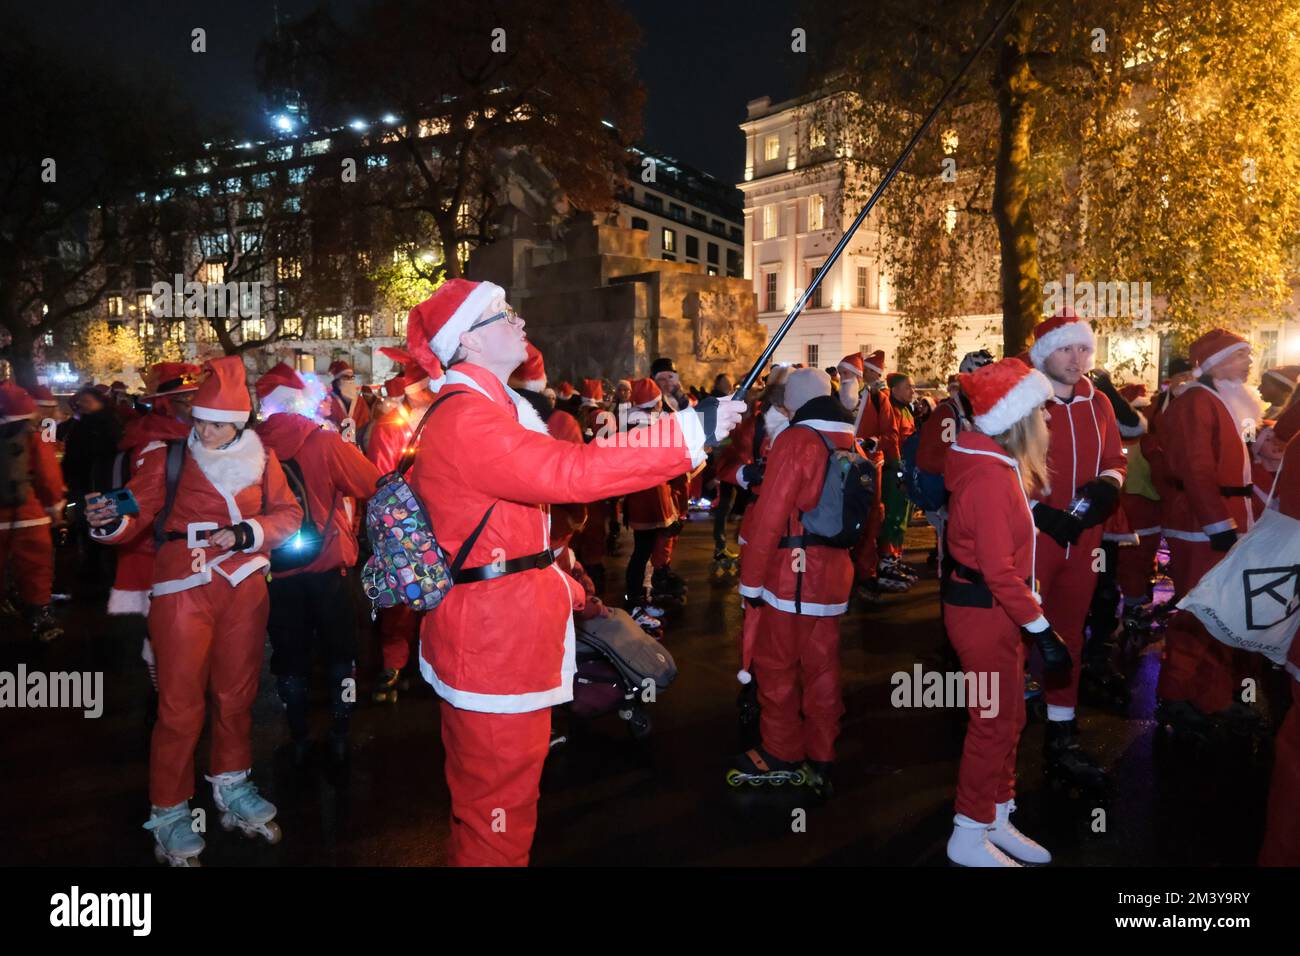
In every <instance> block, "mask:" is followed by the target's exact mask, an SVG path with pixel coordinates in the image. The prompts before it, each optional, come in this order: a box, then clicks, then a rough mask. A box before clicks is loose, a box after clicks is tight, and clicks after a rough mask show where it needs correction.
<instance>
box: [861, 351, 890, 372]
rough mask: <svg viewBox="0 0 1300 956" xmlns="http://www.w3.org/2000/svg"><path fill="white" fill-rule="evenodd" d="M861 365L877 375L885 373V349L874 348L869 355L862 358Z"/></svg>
mask: <svg viewBox="0 0 1300 956" xmlns="http://www.w3.org/2000/svg"><path fill="white" fill-rule="evenodd" d="M862 367H863V368H864V369H865V370H866V371H868V372H875V373H876V374H877V375H884V374H885V350H884V349H876V350H875V351H874V352H872V353H871V354H870V355H868V356H867V357H866V358H864V359H863V360H862Z"/></svg>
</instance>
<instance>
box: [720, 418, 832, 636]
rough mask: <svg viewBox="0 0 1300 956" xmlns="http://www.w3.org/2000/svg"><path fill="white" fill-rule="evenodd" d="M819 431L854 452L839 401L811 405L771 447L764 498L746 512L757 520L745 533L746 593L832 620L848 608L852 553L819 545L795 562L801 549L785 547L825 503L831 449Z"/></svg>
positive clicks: (783, 608) (784, 608)
mask: <svg viewBox="0 0 1300 956" xmlns="http://www.w3.org/2000/svg"><path fill="white" fill-rule="evenodd" d="M816 433H820V434H821V435H824V436H825V437H826V439H827V440H828V441H829V442H830V443H831V445H832V446H834V447H835V448H840V449H850V448H852V447H853V425H852V423H850V422H845V421H842V413H841V411H840V408H839V404H838V402H837V400H836V399H835V398H834V397H833V396H826V397H824V398H814V399H812V400H811V401H809V402H807V403H805V404H804V406H803V407H802V408H800V409H799V411H798V412H797V413H796V414H795V416H794V418H793V419H792V420H791V423H790V426H789V427H788V428H786V429H785V430H784V431H782V432H781V434H780V435H778V436H777V438H776V440H775V441H774V442H773V443H772V449H771V451H770V453H769V454H768V458H767V467H766V469H765V471H764V474H763V493H762V495H760V496H759V497H758V499H757V500H756V501H755V502H754V503H753V504H751V505H750V507H749V508H748V509H746V511H747V512H749V511H752V512H753V519H752V520H751V521H750V522H749V525H748V526H747V527H746V528H745V536H746V537H745V547H744V549H743V550H742V551H741V556H740V593H741V594H742V595H743V596H744V597H749V598H761V599H762V600H763V601H764V602H766V603H767V604H768V605H769V606H771V607H774V608H776V609H777V610H779V611H785V612H786V613H789V614H803V615H806V616H809V617H833V616H835V615H837V614H843V613H844V612H845V611H846V610H847V609H848V606H849V593H850V592H851V591H852V589H853V560H852V558H851V557H850V556H849V550H848V549H847V548H831V547H826V546H822V545H812V546H809V547H807V548H804V549H803V554H802V560H796V558H797V557H798V556H797V555H796V554H795V553H794V552H795V549H794V548H790V547H781V543H780V542H781V539H782V538H786V537H798V536H799V535H802V534H803V533H804V530H803V524H802V522H801V521H800V520H799V516H800V514H802V513H803V512H806V511H810V510H812V509H813V508H815V507H817V502H818V500H819V499H820V498H821V493H822V484H823V483H824V481H825V478H826V462H827V457H828V456H829V454H830V452H829V451H828V449H827V447H826V443H825V442H823V441H822V439H821V438H820V437H818V435H817V434H816ZM747 517H748V515H747Z"/></svg>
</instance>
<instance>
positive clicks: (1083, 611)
mask: <svg viewBox="0 0 1300 956" xmlns="http://www.w3.org/2000/svg"><path fill="white" fill-rule="evenodd" d="M1100 548H1101V526H1100V525H1098V526H1097V527H1095V528H1089V529H1088V530H1087V531H1085V532H1084V533H1083V534H1082V536H1080V538H1079V540H1078V542H1077V543H1076V544H1072V545H1070V547H1069V548H1068V549H1066V548H1063V547H1061V546H1060V545H1059V544H1057V543H1056V542H1055V541H1053V540H1052V539H1051V538H1049V537H1047V535H1045V534H1040V535H1039V536H1038V555H1037V565H1036V568H1035V570H1036V572H1037V575H1038V588H1039V594H1041V595H1042V598H1043V615H1044V616H1045V617H1046V618H1047V620H1048V622H1049V623H1050V624H1051V625H1052V627H1053V628H1055V629H1056V633H1058V634H1060V635H1061V638H1062V639H1063V640H1064V641H1065V646H1066V647H1068V648H1069V649H1070V660H1072V661H1074V666H1073V667H1071V668H1070V669H1069V670H1068V671H1065V672H1060V671H1057V672H1053V673H1049V674H1045V675H1044V676H1043V687H1044V689H1045V690H1046V691H1047V702H1048V703H1049V704H1052V705H1054V706H1057V707H1073V706H1075V704H1077V703H1078V702H1079V669H1080V668H1079V664H1080V661H1082V660H1083V624H1084V621H1085V620H1087V618H1088V607H1089V606H1090V605H1091V604H1092V593H1093V591H1095V590H1096V589H1097V572H1096V571H1094V570H1093V567H1094V565H1095V564H1096V562H1097V561H1098V560H1099V558H1098V555H1096V554H1094V552H1096V551H1098V550H1099V549H1100ZM1023 692H1024V688H1023V686H1022V687H1021V693H1022V694H1023Z"/></svg>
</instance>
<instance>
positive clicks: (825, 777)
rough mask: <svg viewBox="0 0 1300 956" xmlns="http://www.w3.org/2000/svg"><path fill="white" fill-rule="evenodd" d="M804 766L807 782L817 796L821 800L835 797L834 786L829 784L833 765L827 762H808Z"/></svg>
mask: <svg viewBox="0 0 1300 956" xmlns="http://www.w3.org/2000/svg"><path fill="white" fill-rule="evenodd" d="M806 766H807V767H808V781H809V783H811V784H812V788H813V791H814V792H815V793H816V794H817V796H819V797H821V798H822V799H823V800H829V799H830V798H831V797H833V796H835V785H834V784H833V783H832V782H831V771H832V770H834V769H835V764H834V763H832V762H831V761H829V760H809V761H808V763H807V765H806Z"/></svg>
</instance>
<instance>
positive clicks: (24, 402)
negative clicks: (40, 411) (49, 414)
mask: <svg viewBox="0 0 1300 956" xmlns="http://www.w3.org/2000/svg"><path fill="white" fill-rule="evenodd" d="M35 417H36V401H35V399H33V398H32V397H31V395H29V394H27V390H26V389H24V388H20V387H19V386H18V385H17V384H16V383H14V382H4V383H0V425H8V424H9V423H10V422H16V421H19V420H20V419H24V418H35Z"/></svg>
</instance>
